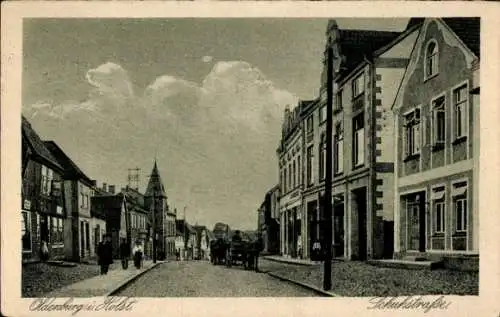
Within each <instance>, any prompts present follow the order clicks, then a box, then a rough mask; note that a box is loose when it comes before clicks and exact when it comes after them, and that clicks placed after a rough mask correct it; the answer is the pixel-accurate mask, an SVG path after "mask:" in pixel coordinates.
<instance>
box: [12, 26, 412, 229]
mask: <svg viewBox="0 0 500 317" xmlns="http://www.w3.org/2000/svg"><path fill="white" fill-rule="evenodd" d="M327 22H328V21H327V20H326V19H309V18H308V19H306V18H301V19H292V18H282V19H280V18H273V19H260V18H248V19H243V18H237V19H220V18H217V19H216V18H207V19H201V18H170V19H25V21H24V25H23V92H22V98H23V100H22V102H23V109H22V112H23V114H24V115H25V116H26V117H27V119H28V120H29V121H30V122H31V123H32V125H33V127H34V128H35V129H36V131H37V132H38V134H39V135H40V136H41V138H42V139H43V140H54V141H55V142H56V143H57V144H58V145H59V146H60V147H61V148H62V149H63V150H64V151H65V152H66V153H67V154H68V155H69V156H70V157H71V158H72V159H73V160H74V161H75V163H76V164H77V165H78V166H79V167H80V168H81V169H82V170H83V171H84V172H85V173H86V174H87V175H88V176H89V177H90V178H91V179H95V180H97V182H98V185H99V186H100V185H102V183H103V182H105V183H107V184H115V185H116V187H117V188H121V187H124V186H125V185H126V184H127V175H128V169H129V168H135V167H138V168H140V169H141V170H140V175H139V177H140V188H139V189H140V190H141V191H144V190H145V188H146V185H147V181H148V176H149V174H150V173H151V170H152V167H153V163H154V160H155V159H156V161H157V164H158V169H159V171H160V175H161V177H162V180H163V183H164V186H165V189H166V191H167V195H168V201H169V205H170V207H171V208H177V210H178V214H179V215H180V217H182V216H183V210H184V207H186V218H187V220H188V221H189V222H191V223H193V224H196V223H198V224H200V225H206V226H208V227H209V228H212V227H213V225H214V224H215V223H216V222H224V223H228V224H229V225H230V226H231V227H233V228H239V229H242V230H251V229H255V228H256V226H257V209H258V208H259V206H260V204H261V202H262V200H263V199H264V195H265V193H266V191H267V190H269V189H270V188H272V187H273V186H274V185H275V184H277V182H278V165H277V159H276V149H277V147H278V144H279V139H280V135H281V122H282V117H283V110H284V109H285V107H287V106H291V107H294V106H295V105H296V104H297V101H298V100H299V99H314V98H316V97H317V94H318V91H319V83H320V74H321V68H322V65H321V60H322V57H323V50H324V45H325V30H326V25H327ZM406 22H407V21H406V20H405V19H403V20H401V19H385V20H382V19H338V20H337V23H338V25H339V27H341V28H351V29H352V28H357V29H379V30H401V29H402V28H404V27H405V26H406Z"/></svg>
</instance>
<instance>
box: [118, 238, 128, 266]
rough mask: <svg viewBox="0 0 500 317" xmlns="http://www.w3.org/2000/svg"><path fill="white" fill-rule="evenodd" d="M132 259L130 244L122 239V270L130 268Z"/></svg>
mask: <svg viewBox="0 0 500 317" xmlns="http://www.w3.org/2000/svg"><path fill="white" fill-rule="evenodd" d="M129 257H130V244H129V243H128V242H127V239H125V238H122V239H121V242H120V259H121V261H122V268H123V269H124V270H126V269H127V268H128V259H129Z"/></svg>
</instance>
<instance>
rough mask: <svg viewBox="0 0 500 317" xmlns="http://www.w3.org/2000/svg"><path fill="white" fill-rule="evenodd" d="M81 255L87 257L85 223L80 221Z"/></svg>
mask: <svg viewBox="0 0 500 317" xmlns="http://www.w3.org/2000/svg"><path fill="white" fill-rule="evenodd" d="M80 257H82V258H84V257H85V225H84V223H83V221H80Z"/></svg>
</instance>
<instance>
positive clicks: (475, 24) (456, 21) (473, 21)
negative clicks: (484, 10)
mask: <svg viewBox="0 0 500 317" xmlns="http://www.w3.org/2000/svg"><path fill="white" fill-rule="evenodd" d="M424 20H425V18H411V19H410V20H409V21H408V25H407V26H406V29H408V28H410V27H412V26H414V25H419V24H422V23H423V22H424ZM441 20H442V21H443V22H444V23H445V24H446V25H448V27H449V28H450V29H451V30H452V31H453V32H454V33H455V34H456V35H457V36H458V38H460V40H462V42H463V43H464V44H465V45H466V46H467V47H468V48H469V49H470V50H471V51H472V52H473V53H474V54H475V55H476V56H477V57H480V48H481V44H480V43H481V41H480V38H481V35H480V29H481V19H480V18H475V17H459V18H442V19H441Z"/></svg>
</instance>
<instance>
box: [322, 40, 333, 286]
mask: <svg viewBox="0 0 500 317" xmlns="http://www.w3.org/2000/svg"><path fill="white" fill-rule="evenodd" d="M332 53H333V52H332V47H331V43H328V48H327V61H326V62H327V77H326V78H327V79H326V85H327V87H326V168H325V169H326V175H325V196H324V199H325V200H324V204H323V205H324V211H323V214H324V218H325V219H324V228H325V232H324V237H325V238H324V239H325V259H324V261H325V262H324V273H325V275H324V277H323V289H324V290H325V291H328V290H330V289H331V288H332V235H333V230H332V222H333V221H332V220H333V219H332V218H333V217H332V214H333V212H332V178H333V172H332V171H333V157H332V156H333V155H332V130H333V127H332V125H333V122H332V121H333V118H332V116H333V61H332V57H333V56H332V55H333V54H332Z"/></svg>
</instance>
